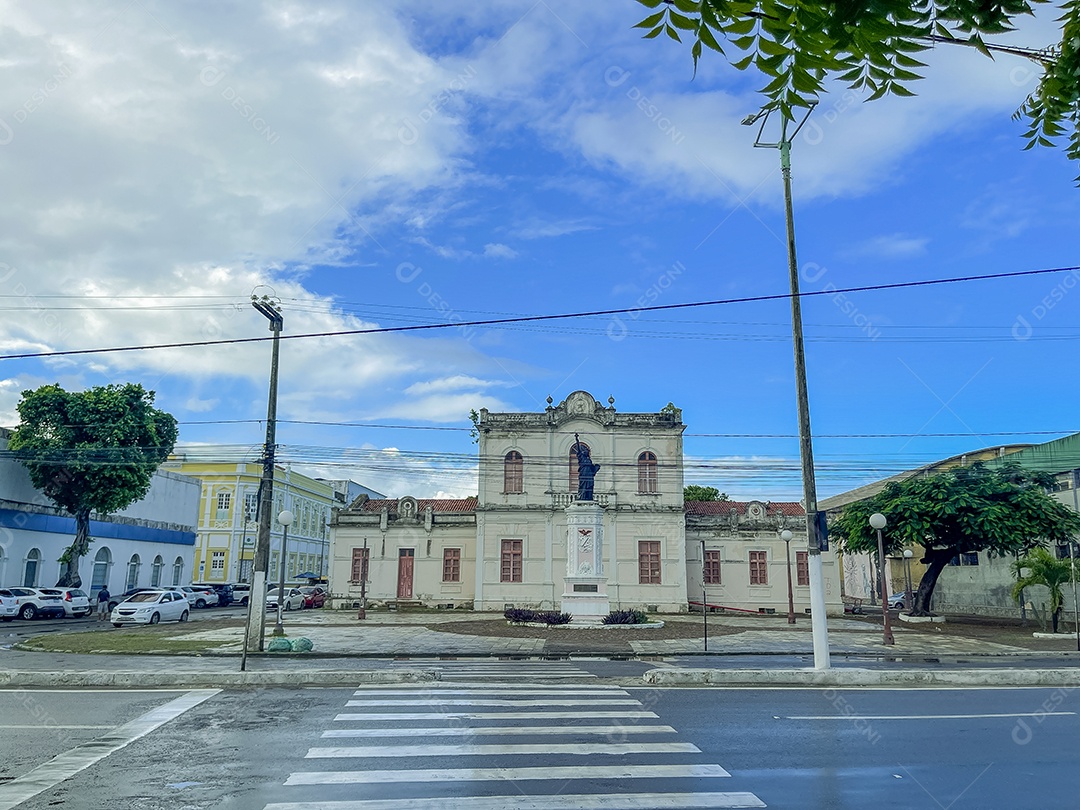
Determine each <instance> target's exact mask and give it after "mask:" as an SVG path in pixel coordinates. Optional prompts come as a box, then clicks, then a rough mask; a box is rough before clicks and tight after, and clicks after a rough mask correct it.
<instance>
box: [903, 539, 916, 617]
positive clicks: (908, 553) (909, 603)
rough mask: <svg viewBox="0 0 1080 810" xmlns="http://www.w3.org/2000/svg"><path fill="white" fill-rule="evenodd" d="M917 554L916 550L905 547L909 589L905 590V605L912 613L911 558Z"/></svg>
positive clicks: (905, 569) (905, 572)
mask: <svg viewBox="0 0 1080 810" xmlns="http://www.w3.org/2000/svg"><path fill="white" fill-rule="evenodd" d="M914 556H915V552H914V551H912V550H911V549H910V548H905V549H904V585H905V586H907V590H905V591H904V606H905V607H906V608H907V612H908V613H911V608H912V604H913V599H912V595H911V558H912V557H914Z"/></svg>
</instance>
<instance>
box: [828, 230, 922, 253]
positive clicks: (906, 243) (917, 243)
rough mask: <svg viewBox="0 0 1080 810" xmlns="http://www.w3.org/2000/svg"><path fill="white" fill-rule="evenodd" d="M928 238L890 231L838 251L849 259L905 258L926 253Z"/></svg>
mask: <svg viewBox="0 0 1080 810" xmlns="http://www.w3.org/2000/svg"><path fill="white" fill-rule="evenodd" d="M929 241H930V240H929V239H927V238H925V237H916V236H908V235H907V234H903V233H892V234H886V235H882V236H875V237H872V238H870V239H864V240H863V241H861V242H857V243H856V244H854V245H851V246H850V247H849V248H846V249H844V250H842V251H841V252H840V255H842V256H843V257H845V258H849V259H907V258H911V257H912V256H921V255H923V254H924V253H926V245H927V244H928V243H929Z"/></svg>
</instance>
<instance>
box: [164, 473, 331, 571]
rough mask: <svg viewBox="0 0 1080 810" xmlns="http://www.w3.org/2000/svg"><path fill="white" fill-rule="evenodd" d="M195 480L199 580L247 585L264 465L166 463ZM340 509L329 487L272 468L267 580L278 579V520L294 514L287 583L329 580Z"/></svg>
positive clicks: (307, 478) (279, 547)
mask: <svg viewBox="0 0 1080 810" xmlns="http://www.w3.org/2000/svg"><path fill="white" fill-rule="evenodd" d="M162 467H163V469H167V470H172V471H174V472H178V473H181V474H183V475H186V476H190V477H192V478H195V479H197V480H198V481H199V482H200V485H201V489H200V495H199V511H198V522H197V524H196V531H197V538H196V544H195V554H194V566H195V568H194V576H193V577H192V579H193V581H195V582H208V583H214V582H222V583H224V582H247V581H249V579H250V576H251V569H252V566H253V565H254V558H255V541H256V539H257V537H258V533H259V525H258V516H257V507H258V501H259V483H260V482H261V480H262V465H261V464H254V463H246V462H245V463H240V464H235V463H214V462H203V461H188V460H185V458H184V457H183V456H182V455H176V456H174V457H172V458H171V459H170V460H169V461H167V462H166V463H165V464H163V465H162ZM338 505H340V503H339V500H338V499H337V497H336V496H335V491H334V489H333V487H332V486H331V485H330V484H329V483H325V482H322V481H317V480H315V479H314V478H309V477H308V476H306V475H302V474H300V473H298V472H295V471H293V470H290V469H287V468H285V467H276V468H275V469H274V501H273V513H272V514H273V515H274V518H275V519H274V520H272V521H271V523H270V527H271V534H270V568H269V572H268V578H269V580H270V581H272V582H274V581H277V579H278V576H279V569H278V565H279V564H280V561H281V546H282V540H283V532H282V527H281V524H279V523H278V522H277V519H276V516H277V515H278V514H280V513H281V512H282V511H283V510H285V509H288V510H289V511H290V512H292V513H293V523H292V525H291V526H290V527H289V535H288V542H287V545H286V548H285V579H286V580H294V579H295V578H296V577H297V576H298V575H300V574H308V573H311V574H315V575H316V576H319V577H322V576H325V572H326V570H327V569H328V567H329V563H328V559H329V551H330V531H329V521H330V513H331V509H332V508H333V507H335V506H338Z"/></svg>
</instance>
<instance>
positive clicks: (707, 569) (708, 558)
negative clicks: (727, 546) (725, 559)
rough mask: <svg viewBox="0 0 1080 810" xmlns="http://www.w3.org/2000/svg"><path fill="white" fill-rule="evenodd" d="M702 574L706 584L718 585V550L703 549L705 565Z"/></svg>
mask: <svg viewBox="0 0 1080 810" xmlns="http://www.w3.org/2000/svg"><path fill="white" fill-rule="evenodd" d="M702 575H703V577H704V581H705V584H706V585H720V584H721V582H720V551H719V550H709V549H706V550H705V566H704V568H703V569H702Z"/></svg>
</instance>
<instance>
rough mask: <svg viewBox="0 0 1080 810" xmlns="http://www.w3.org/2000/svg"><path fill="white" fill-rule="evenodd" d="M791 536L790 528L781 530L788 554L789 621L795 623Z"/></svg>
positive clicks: (781, 537) (785, 550)
mask: <svg viewBox="0 0 1080 810" xmlns="http://www.w3.org/2000/svg"><path fill="white" fill-rule="evenodd" d="M791 538H792V534H791V530H790V529H784V530H783V531H782V532H780V539H781V540H783V541H784V552H785V554H786V556H787V623H788V624H795V595H794V593H793V592H792V590H791Z"/></svg>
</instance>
